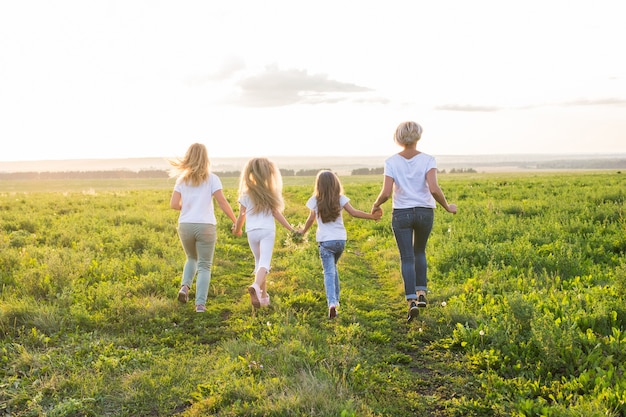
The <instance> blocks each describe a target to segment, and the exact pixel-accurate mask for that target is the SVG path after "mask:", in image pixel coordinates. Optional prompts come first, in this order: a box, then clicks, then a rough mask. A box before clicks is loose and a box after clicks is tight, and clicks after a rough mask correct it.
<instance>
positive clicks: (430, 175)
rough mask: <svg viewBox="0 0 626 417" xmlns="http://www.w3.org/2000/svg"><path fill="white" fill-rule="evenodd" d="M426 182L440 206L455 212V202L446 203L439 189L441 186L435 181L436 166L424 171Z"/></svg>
mask: <svg viewBox="0 0 626 417" xmlns="http://www.w3.org/2000/svg"><path fill="white" fill-rule="evenodd" d="M426 182H427V183H428V188H429V189H430V193H431V194H432V196H433V197H434V198H435V201H436V202H438V203H439V204H441V207H443V208H444V209H446V211H448V212H450V213H452V214H456V204H448V201H447V200H446V196H445V195H444V193H443V191H442V190H441V187H439V183H438V182H437V168H432V169H431V170H430V171H428V172H427V173H426Z"/></svg>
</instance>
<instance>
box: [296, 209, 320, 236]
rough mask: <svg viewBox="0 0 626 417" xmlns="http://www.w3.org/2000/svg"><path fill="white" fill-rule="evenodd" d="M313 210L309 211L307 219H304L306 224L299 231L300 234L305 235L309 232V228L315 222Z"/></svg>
mask: <svg viewBox="0 0 626 417" xmlns="http://www.w3.org/2000/svg"><path fill="white" fill-rule="evenodd" d="M315 217H316V216H315V210H311V211H309V217H308V218H307V219H306V223H304V228H303V229H302V230H301V231H300V233H302V234H305V233H306V232H308V231H309V229H310V228H311V226H313V222H315Z"/></svg>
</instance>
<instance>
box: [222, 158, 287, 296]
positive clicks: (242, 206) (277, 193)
mask: <svg viewBox="0 0 626 417" xmlns="http://www.w3.org/2000/svg"><path fill="white" fill-rule="evenodd" d="M283 208H284V202H283V196H282V177H281V175H280V171H279V170H278V167H277V166H276V164H274V163H273V162H272V161H270V160H268V159H267V158H252V159H250V160H249V161H248V162H247V163H246V165H245V166H244V168H243V171H241V178H240V181H239V217H237V220H236V222H235V225H234V229H233V233H234V234H235V235H236V236H241V235H242V228H243V225H244V223H245V225H246V234H247V236H248V244H249V245H250V249H251V250H252V254H253V255H254V282H253V283H252V284H251V285H250V286H249V287H248V292H249V293H250V302H251V303H252V305H253V306H254V308H259V307H267V306H268V305H269V304H270V295H269V294H268V293H267V288H266V283H267V274H268V273H269V271H270V264H271V261H272V252H273V251H274V241H275V239H276V223H275V221H274V220H278V222H279V223H280V224H281V225H283V226H284V227H285V228H286V229H287V230H289V231H291V232H294V231H295V230H294V228H293V227H292V226H291V225H290V224H289V222H288V221H287V219H285V216H283V213H282V212H283Z"/></svg>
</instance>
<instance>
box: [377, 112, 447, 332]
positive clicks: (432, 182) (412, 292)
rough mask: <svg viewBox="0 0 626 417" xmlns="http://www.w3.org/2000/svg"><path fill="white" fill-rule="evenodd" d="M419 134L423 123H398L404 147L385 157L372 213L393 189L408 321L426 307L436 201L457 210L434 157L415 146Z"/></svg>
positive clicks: (398, 140)
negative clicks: (439, 177)
mask: <svg viewBox="0 0 626 417" xmlns="http://www.w3.org/2000/svg"><path fill="white" fill-rule="evenodd" d="M421 137H422V127H421V126H420V125H419V124H417V123H415V122H411V121H408V122H403V123H400V125H399V126H398V127H397V129H396V132H395V134H394V137H393V138H394V140H395V142H396V143H397V144H398V145H400V146H402V148H403V150H402V151H400V152H399V153H397V154H395V155H393V156H391V157H389V158H387V160H385V169H384V175H385V177H384V181H383V186H382V189H381V191H380V194H379V195H378V198H377V199H376V201H375V202H374V205H373V206H372V213H376V212H378V211H381V210H382V209H381V208H380V205H381V204H383V203H384V202H385V201H387V200H388V199H389V197H390V196H391V195H392V193H393V200H392V202H393V211H392V218H391V227H392V229H393V234H394V236H395V238H396V243H397V245H398V250H399V252H400V262H401V270H402V279H403V281H404V292H405V296H406V300H407V302H408V303H409V314H408V319H407V320H408V321H411V320H412V319H413V318H414V317H416V316H417V315H418V314H419V308H420V307H426V291H427V286H426V284H427V279H426V243H427V242H428V236H429V235H430V232H431V230H432V227H433V221H434V209H435V207H436V203H439V204H440V205H441V206H442V207H443V208H444V209H445V210H446V211H448V212H450V213H452V214H456V205H455V204H448V202H447V201H446V197H445V195H444V193H443V191H442V190H441V188H440V187H439V184H438V182H437V164H436V162H435V158H433V157H432V156H430V155H427V154H425V153H422V152H420V151H418V150H417V141H418V140H420V138H421Z"/></svg>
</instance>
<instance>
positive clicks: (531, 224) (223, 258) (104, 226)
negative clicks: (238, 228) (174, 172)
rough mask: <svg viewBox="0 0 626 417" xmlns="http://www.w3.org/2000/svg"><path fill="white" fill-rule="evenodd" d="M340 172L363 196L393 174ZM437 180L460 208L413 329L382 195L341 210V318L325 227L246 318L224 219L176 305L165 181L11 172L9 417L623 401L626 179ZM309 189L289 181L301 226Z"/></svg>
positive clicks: (483, 410)
mask: <svg viewBox="0 0 626 417" xmlns="http://www.w3.org/2000/svg"><path fill="white" fill-rule="evenodd" d="M342 181H343V183H344V186H345V188H346V194H347V195H348V196H349V197H350V198H351V202H352V204H353V205H354V206H355V207H357V208H360V209H363V210H368V209H369V208H370V206H371V203H372V201H373V200H374V198H375V196H376V195H377V193H378V191H379V188H380V184H381V181H382V179H381V178H380V177H378V176H376V177H371V176H363V177H344V178H342ZM236 182H237V180H236V179H234V178H232V179H224V186H225V194H226V196H227V198H228V199H229V200H230V201H231V203H232V204H233V207H236V204H235V201H236V186H237V184H236ZM440 183H441V185H442V187H443V188H444V190H445V192H446V194H447V196H448V199H449V200H450V201H451V202H455V203H457V204H458V206H459V213H458V214H457V215H456V216H452V215H450V214H447V213H444V212H443V211H442V210H440V209H438V210H437V213H436V216H435V226H434V229H433V234H432V236H431V239H430V242H429V247H428V253H427V255H428V261H429V287H430V293H429V306H428V308H427V309H426V311H425V312H424V313H423V314H422V315H421V316H420V317H419V319H418V320H417V321H413V322H411V323H406V311H405V309H406V303H405V302H404V299H403V290H402V280H401V278H400V271H399V269H400V268H399V259H398V254H397V249H396V246H395V242H394V239H393V234H392V231H391V226H390V211H391V209H390V203H387V204H386V205H384V206H383V208H384V209H385V210H386V213H385V216H384V217H383V219H382V220H381V221H380V222H372V221H365V220H359V219H353V218H350V217H349V216H347V217H346V218H345V223H346V227H347V229H348V238H349V240H348V244H347V248H346V249H347V251H346V253H345V254H344V256H343V257H342V259H341V261H340V264H339V268H340V277H341V284H342V303H341V308H340V310H339V317H338V319H337V320H333V321H329V320H327V318H326V305H325V297H324V289H323V278H322V269H321V264H320V261H319V257H318V254H317V248H316V245H315V242H314V240H315V239H314V234H313V233H310V234H309V236H308V239H305V240H304V241H303V242H294V241H293V240H292V239H291V238H290V236H289V235H288V234H286V233H285V231H284V229H278V235H277V244H276V250H275V254H274V262H273V269H272V272H271V274H270V276H269V291H270V293H271V295H272V306H271V307H270V308H268V309H263V310H260V311H254V309H253V308H252V307H251V305H250V303H249V297H248V296H247V291H246V288H247V285H248V284H249V283H250V282H251V279H252V268H253V258H252V254H251V253H250V250H249V248H248V245H247V241H246V239H245V238H237V237H234V236H232V235H231V234H230V233H229V228H230V223H229V222H228V221H227V219H226V218H225V216H223V215H221V214H220V215H219V216H218V221H219V222H220V223H219V226H218V246H217V249H216V258H215V263H214V266H213V277H212V281H211V286H210V290H209V301H208V303H207V308H208V311H207V313H205V314H197V313H195V312H194V310H193V305H190V304H187V305H181V304H179V303H178V302H177V301H176V293H177V290H178V286H179V283H180V274H181V271H182V266H183V262H184V255H183V252H182V249H181V247H180V243H179V241H178V237H177V235H176V220H177V212H175V211H173V210H171V209H169V206H168V203H169V197H170V193H171V188H172V186H173V180H166V181H163V180H116V181H110V180H107V181H84V182H80V181H76V182H68V181H57V182H54V181H50V182H20V181H14V182H13V181H12V182H4V181H3V182H0V289H1V291H2V292H1V294H0V364H1V366H0V381H1V382H0V415H2V414H4V415H10V416H172V415H177V416H206V415H212V416H342V417H349V416H365V417H368V416H372V417H373V416H394V417H395V416H412V415H425V416H581V415H584V416H622V415H626V394H625V393H626V375H624V370H625V369H624V368H625V366H624V363H625V362H626V349H625V346H626V333H625V323H626V299H625V298H626V258H625V254H626V220H625V213H624V199H625V194H626V176H625V175H623V174H619V173H615V172H588V173H558V174H506V173H498V174H463V175H461V174H458V175H453V174H445V175H441V176H440ZM312 185H313V178H308V177H286V178H285V193H284V194H285V199H286V206H287V208H286V210H285V214H286V217H287V218H288V219H289V220H290V221H291V222H292V223H294V224H298V223H303V222H304V221H305V219H306V216H307V214H308V213H307V209H306V207H305V206H304V204H305V202H306V200H307V198H308V197H309V196H310V194H311V192H312ZM192 296H193V294H192ZM191 304H193V303H191Z"/></svg>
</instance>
